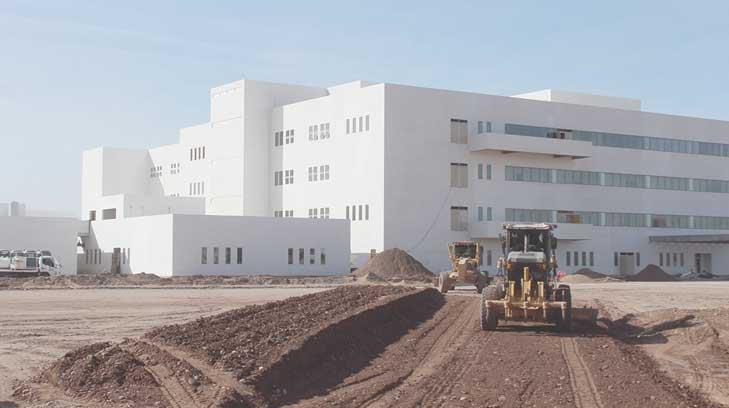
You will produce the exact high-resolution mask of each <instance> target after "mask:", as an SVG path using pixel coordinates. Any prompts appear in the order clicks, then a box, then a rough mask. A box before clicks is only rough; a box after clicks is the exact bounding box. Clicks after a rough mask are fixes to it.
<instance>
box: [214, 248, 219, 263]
mask: <svg viewBox="0 0 729 408" xmlns="http://www.w3.org/2000/svg"><path fill="white" fill-rule="evenodd" d="M213 263H214V264H215V265H217V264H219V263H220V249H219V248H218V247H214V248H213Z"/></svg>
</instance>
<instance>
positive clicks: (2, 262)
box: [0, 249, 11, 269]
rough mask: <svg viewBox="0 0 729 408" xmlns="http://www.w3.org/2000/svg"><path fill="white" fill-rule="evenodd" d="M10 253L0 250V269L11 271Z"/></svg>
mask: <svg viewBox="0 0 729 408" xmlns="http://www.w3.org/2000/svg"><path fill="white" fill-rule="evenodd" d="M10 259H11V258H10V251H8V250H7V249H0V269H10Z"/></svg>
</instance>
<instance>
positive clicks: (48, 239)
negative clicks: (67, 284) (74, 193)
mask: <svg viewBox="0 0 729 408" xmlns="http://www.w3.org/2000/svg"><path fill="white" fill-rule="evenodd" d="M83 227H84V225H83V221H79V220H77V219H74V218H45V217H0V249H8V250H13V249H34V250H38V249H40V250H49V251H51V253H52V254H53V256H55V257H56V258H57V259H58V261H59V262H61V265H62V266H63V270H62V273H63V274H66V275H73V274H76V237H77V236H78V233H79V231H80V230H81V229H82V228H83Z"/></svg>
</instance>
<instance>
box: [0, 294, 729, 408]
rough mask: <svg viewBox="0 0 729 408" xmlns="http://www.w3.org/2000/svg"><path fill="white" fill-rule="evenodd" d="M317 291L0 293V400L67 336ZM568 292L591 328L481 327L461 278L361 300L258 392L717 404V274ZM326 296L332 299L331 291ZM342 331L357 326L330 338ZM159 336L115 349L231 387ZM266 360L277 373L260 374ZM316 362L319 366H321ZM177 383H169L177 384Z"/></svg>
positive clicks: (501, 403) (728, 362)
mask: <svg viewBox="0 0 729 408" xmlns="http://www.w3.org/2000/svg"><path fill="white" fill-rule="evenodd" d="M318 290H322V289H315V288H308V289H303V288H299V289H281V288H275V289H274V288H271V289H205V290H200V289H198V290H173V289H164V290H162V289H136V290H127V289H119V290H108V289H107V290H76V291H67V290H39V291H4V292H0V310H4V311H7V310H10V312H9V313H5V314H3V315H1V316H2V317H0V371H2V372H0V407H4V405H3V402H2V401H8V402H6V403H5V406H8V407H10V406H15V405H11V404H14V403H11V402H9V401H10V400H11V397H10V394H9V393H10V392H11V382H10V381H8V380H6V379H5V378H6V377H7V375H5V373H6V372H7V373H9V374H10V377H11V378H22V377H27V376H29V375H30V374H33V373H36V372H38V371H37V369H36V368H35V367H38V366H39V365H41V364H44V363H45V364H47V363H50V362H51V361H54V360H56V358H58V357H59V356H60V355H62V354H63V353H64V352H66V351H68V350H70V349H73V348H75V347H77V346H80V345H88V344H90V343H92V342H95V341H101V340H112V341H119V340H121V339H123V338H124V337H130V336H139V335H141V334H142V333H144V332H146V331H148V330H149V329H151V328H153V327H156V326H159V325H161V324H170V323H181V322H185V321H190V320H191V319H193V318H194V317H197V316H200V315H210V314H213V313H217V312H220V311H224V310H227V309H231V308H234V307H239V306H242V305H246V304H250V303H259V302H263V301H266V300H274V299H281V298H285V297H288V296H290V295H295V294H296V295H298V294H303V293H312V292H315V291H318ZM573 290H574V292H573V293H574V299H575V302H574V306H575V307H581V306H582V305H589V306H598V307H600V308H601V309H602V310H603V312H604V313H603V316H602V317H603V318H602V321H601V324H600V326H598V327H592V328H590V327H583V326H578V327H577V328H576V330H575V331H574V332H573V333H571V334H563V333H558V332H556V331H554V330H553V329H552V328H551V327H549V326H543V325H524V324H514V325H506V326H500V327H499V328H498V329H497V330H496V331H495V332H483V331H481V330H480V329H479V327H478V314H479V308H478V304H479V303H478V301H479V298H478V296H477V295H476V294H475V293H474V291H473V290H470V289H461V288H459V289H458V290H456V291H454V292H452V293H449V294H447V295H446V296H445V297H444V298H442V300H441V301H435V300H431V301H423V300H418V304H420V305H422V306H423V307H422V308H420V309H422V310H420V311H419V312H417V313H416V312H415V310H414V309H413V308H412V304H411V305H408V304H406V303H404V304H401V305H399V306H388V307H390V308H389V309H387V308H382V307H380V308H379V309H377V308H375V309H366V308H365V309H362V310H364V311H363V312H357V313H354V315H353V316H349V317H348V319H349V320H348V321H347V322H344V323H341V322H340V323H336V324H333V325H332V326H331V327H332V329H326V327H325V328H324V329H321V328H320V330H323V332H320V334H317V335H315V336H313V337H311V338H308V340H307V342H306V347H302V348H301V350H303V351H302V352H301V353H299V354H296V353H294V354H291V353H288V354H286V355H285V356H283V357H281V358H282V359H281V360H280V361H281V362H283V363H281V362H278V363H273V364H272V365H271V366H269V365H266V364H263V365H262V367H264V366H265V367H264V368H265V369H264V368H261V370H262V373H264V374H262V375H263V378H268V379H269V380H271V381H270V382H269V385H272V384H273V385H277V384H278V385H280V384H281V381H293V380H291V378H289V377H290V376H292V375H293V376H294V377H297V376H298V374H297V373H295V372H291V370H288V369H287V368H288V367H289V366H288V365H287V364H291V362H295V363H297V364H304V363H306V364H309V365H311V364H313V363H312V361H311V359H308V358H307V356H309V355H310V354H309V353H310V351H311V350H312V347H314V350H318V351H317V353H318V352H319V351H321V350H322V349H324V350H328V351H329V352H330V353H329V354H328V355H326V359H325V360H320V358H319V357H317V358H316V359H314V360H316V361H324V363H325V364H324V363H322V364H324V366H326V367H325V368H326V370H323V371H322V370H319V371H322V372H318V371H316V370H315V371H314V372H312V371H311V370H309V369H307V370H303V371H306V372H307V373H313V374H312V375H311V376H308V377H299V378H300V379H301V378H306V380H307V386H306V387H304V388H301V387H300V389H297V388H296V384H297V381H293V382H289V383H288V384H289V386H288V387H287V388H285V389H283V390H280V389H279V390H278V391H277V394H271V395H275V396H276V397H275V399H272V400H269V403H270V406H290V407H320V406H341V407H391V406H395V407H581V408H582V407H585V408H586V407H641V408H642V407H646V406H650V407H654V406H659V407H660V406H664V407H713V406H719V405H718V404H717V403H719V402H724V400H723V398H724V397H723V393H725V392H727V391H726V390H729V382H725V381H726V379H727V378H728V377H729V353H727V350H729V348H727V347H726V344H727V333H729V331H728V330H729V325H728V324H727V323H726V322H727V319H729V311H726V310H725V309H722V307H727V305H728V304H729V282H681V283H625V282H620V283H600V284H573ZM302 291H304V292H302ZM125 292H126V293H125ZM438 296H440V295H438ZM322 299H326V298H325V297H324V298H322ZM428 299H435V298H432V297H431V298H428ZM327 302H330V301H329V300H327ZM433 302H435V303H433ZM331 307H332V308H334V309H333V310H339V309H337V308H339V307H340V306H338V305H337V304H336V302H334V303H332V306H331ZM358 307H359V306H358ZM362 307H364V306H362ZM358 310H359V309H358ZM337 313H339V312H336V313H334V314H335V315H336V314H337ZM244 315H245V313H244ZM365 315H366V316H365ZM352 319H354V320H352ZM324 320H326V319H324ZM190 327H194V325H193V326H190ZM201 327H204V326H201ZM211 327H212V326H211ZM274 328H275V329H276V330H281V329H282V328H281V327H278V326H277V327H274ZM348 330H350V331H351V333H356V335H354V336H352V337H351V340H347V338H341V337H342V333H345V332H346V333H350V331H348ZM153 333H154V332H153ZM321 333H325V334H326V333H328V334H327V335H322V334H321ZM332 336H333V337H332ZM294 337H295V336H294ZM334 339H336V342H334V343H332V341H334ZM162 340H164V339H158V338H156V337H154V336H152V337H142V339H141V340H140V341H139V342H136V343H135V342H132V343H128V342H127V343H123V344H121V345H120V346H119V347H120V348H121V351H130V350H131V351H134V352H136V353H141V355H142V356H143V358H144V359H154V358H156V359H158V360H159V359H162V360H166V359H167V360H170V361H175V363H174V364H175V366H176V367H179V366H180V365H183V366H186V367H189V369H186V370H191V371H194V372H198V371H199V372H200V373H204V376H202V377H201V380H200V381H201V382H202V385H200V386H199V387H200V389H201V390H202V391H200V394H199V395H201V396H205V395H207V394H205V393H206V392H208V391H206V390H208V389H210V390H215V389H217V388H215V387H221V389H222V388H225V387H226V386H228V387H229V388H232V389H236V390H237V389H239V388H240V383H239V382H238V381H236V377H235V371H234V370H231V369H232V368H234V365H226V364H220V363H219V362H217V363H216V362H215V359H211V358H210V357H205V356H206V354H205V353H208V354H209V352H207V351H206V352H204V353H203V354H199V353H197V351H196V350H195V349H194V348H190V347H189V346H188V347H184V346H183V347H181V346H180V345H176V344H175V342H174V341H171V342H170V341H167V340H165V341H162ZM271 340H272V341H275V340H276V339H275V338H273V337H272V338H271ZM318 342H324V343H323V344H329V346H327V347H322V343H318ZM327 342H328V343H327ZM162 343H164V344H162ZM335 345H340V346H339V347H335ZM154 347H158V349H159V350H161V351H154V350H157V349H154ZM307 347H308V348H307ZM113 350H115V351H114V352H115V353H120V351H119V350H117V349H113ZM150 350H152V351H150ZM307 350H308V351H307ZM225 353H230V351H228V350H227V349H226V351H225ZM162 355H167V356H168V357H167V358H162V357H160V356H162ZM221 355H222V354H221ZM225 355H226V356H227V354H225ZM649 356H650V357H649ZM354 357H357V358H354ZM651 357H652V358H651ZM140 358H142V357H140ZM226 358H227V357H226ZM230 361H231V362H235V361H236V360H235V359H230ZM163 363H164V361H163ZM163 363H162V364H160V365H158V366H155V367H157V368H156V369H157V370H162V371H154V370H152V371H151V373H152V374H153V375H155V376H157V377H155V378H160V382H161V383H165V380H164V378H165V376H166V375H167V376H173V375H174V373H172V374H170V373H168V372H166V371H164V364H163ZM211 363H212V364H211ZM280 364H283V365H280ZM316 364H319V363H316ZM319 365H321V364H319ZM271 367H279V368H278V370H271ZM302 367H311V366H306V365H304V366H302ZM195 370H197V371H195ZM271 372H273V373H274V374H276V373H278V374H276V375H272V376H270V377H266V376H267V375H269V373H271ZM327 372H328V373H330V374H331V375H327V376H322V375H321V374H322V373H327ZM299 374H300V373H299ZM281 376H283V377H281ZM276 381H278V383H277V382H276ZM182 386H183V388H181V389H180V391H179V392H178V393H177V395H189V393H187V394H186V392H185V390H184V388H185V386H184V384H182ZM205 387H212V388H205ZM243 391H245V390H243ZM699 391H700V392H703V393H704V394H700V393H699ZM210 392H212V391H210ZM165 393H167V394H165V398H167V400H168V401H169V404H167V403H166V402H164V401H163V402H162V403H160V404H157V405H156V406H187V405H184V404H183V405H180V404H179V403H177V405H176V404H175V403H174V401H175V399H176V398H174V395H175V392H174V390H172V391H169V390H166V391H165ZM168 394H169V395H171V396H172V397H168ZM216 395H217V394H216ZM704 395H708V396H710V397H711V398H712V399H713V401H714V402H711V401H710V400H708V399H706V398H704ZM54 397H56V398H57V399H56V401H59V400H69V399H68V397H67V396H59V395H54ZM200 398H202V397H200ZM193 400H194V398H192V399H190V401H193ZM206 401H207V400H206ZM18 403H19V404H20V406H25V404H26V403H24V402H20V401H18ZM75 403H78V401H76V402H74V403H69V402H55V403H52V404H54V405H42V406H47V407H50V406H54V407H70V406H77V405H74V404H75ZM56 404H57V405H56ZM206 404H207V403H206ZM193 406H194V405H193ZM201 406H210V405H209V404H208V405H201ZM230 406H237V405H235V404H233V405H230ZM259 406H260V405H259Z"/></svg>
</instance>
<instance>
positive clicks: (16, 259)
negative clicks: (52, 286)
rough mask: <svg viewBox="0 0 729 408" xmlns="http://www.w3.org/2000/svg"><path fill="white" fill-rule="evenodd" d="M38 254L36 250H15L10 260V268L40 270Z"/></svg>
mask: <svg viewBox="0 0 729 408" xmlns="http://www.w3.org/2000/svg"><path fill="white" fill-rule="evenodd" d="M38 256H39V254H38V253H37V252H36V251H33V250H28V251H13V256H12V260H11V262H10V270H13V271H18V270H33V271H38Z"/></svg>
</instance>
